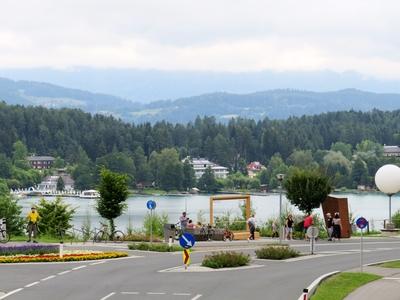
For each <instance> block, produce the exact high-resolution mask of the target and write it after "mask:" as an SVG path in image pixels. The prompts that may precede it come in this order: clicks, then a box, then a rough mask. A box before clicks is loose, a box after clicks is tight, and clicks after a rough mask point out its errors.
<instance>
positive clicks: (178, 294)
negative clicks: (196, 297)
mask: <svg viewBox="0 0 400 300" xmlns="http://www.w3.org/2000/svg"><path fill="white" fill-rule="evenodd" d="M172 295H174V296H190V294H189V293H173V294H172Z"/></svg>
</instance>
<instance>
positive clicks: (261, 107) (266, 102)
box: [0, 78, 400, 123]
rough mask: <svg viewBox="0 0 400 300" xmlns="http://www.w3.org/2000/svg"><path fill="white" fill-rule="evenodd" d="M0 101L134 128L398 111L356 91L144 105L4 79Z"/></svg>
mask: <svg viewBox="0 0 400 300" xmlns="http://www.w3.org/2000/svg"><path fill="white" fill-rule="evenodd" d="M177 88H179V87H177ZM0 99H1V100H3V101H5V102H6V103H8V104H22V105H37V106H44V107H47V108H62V107H68V108H79V109H82V110H84V111H86V112H90V113H101V114H104V115H114V116H116V117H118V118H121V119H122V120H124V121H127V122H135V123H144V122H152V123H155V122H158V121H162V120H165V121H168V122H172V123H187V122H190V121H194V120H195V118H196V117H197V116H202V117H203V116H214V117H216V119H217V120H218V121H222V122H224V123H227V122H228V121H229V120H230V119H231V118H233V117H242V118H249V119H255V120H262V119H264V118H265V117H268V118H270V119H286V118H288V117H291V116H302V115H314V114H320V113H324V112H331V111H342V110H350V109H355V110H360V111H370V110H372V109H374V108H376V109H380V110H395V109H400V95H399V94H377V93H370V92H364V91H359V90H354V89H347V90H341V91H333V92H318V93H317V92H309V91H299V90H270V91H264V92H258V93H252V94H241V95H240V94H230V93H212V94H205V95H200V96H195V97H188V98H181V99H177V100H162V101H156V102H152V103H149V104H142V103H134V102H131V101H129V100H126V99H122V98H118V97H114V96H110V95H104V94H96V93H90V92H87V91H82V90H76V89H69V88H64V87H60V86H56V85H51V84H47V83H40V82H32V81H12V80H8V79H2V78H0Z"/></svg>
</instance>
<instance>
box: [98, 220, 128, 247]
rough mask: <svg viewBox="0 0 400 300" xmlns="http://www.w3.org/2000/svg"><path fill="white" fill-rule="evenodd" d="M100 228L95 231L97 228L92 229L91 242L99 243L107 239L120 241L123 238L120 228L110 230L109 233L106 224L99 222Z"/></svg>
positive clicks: (115, 241)
mask: <svg viewBox="0 0 400 300" xmlns="http://www.w3.org/2000/svg"><path fill="white" fill-rule="evenodd" d="M100 225H101V227H100V229H99V230H98V231H97V229H96V228H95V229H94V232H95V234H94V238H93V243H100V242H103V241H104V242H105V243H106V242H107V241H112V242H114V243H122V242H123V241H124V240H125V234H124V233H123V232H122V231H121V230H115V231H113V232H111V234H109V233H108V225H107V224H104V223H101V222H100Z"/></svg>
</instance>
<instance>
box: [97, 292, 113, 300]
mask: <svg viewBox="0 0 400 300" xmlns="http://www.w3.org/2000/svg"><path fill="white" fill-rule="evenodd" d="M114 295H115V293H114V292H112V293H109V294H108V295H107V296H104V297H103V298H101V299H100V300H106V299H108V298H110V297H112V296H114Z"/></svg>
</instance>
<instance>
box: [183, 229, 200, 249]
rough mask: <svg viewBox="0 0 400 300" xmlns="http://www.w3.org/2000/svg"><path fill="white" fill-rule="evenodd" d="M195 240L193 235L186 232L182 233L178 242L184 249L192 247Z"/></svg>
mask: <svg viewBox="0 0 400 300" xmlns="http://www.w3.org/2000/svg"><path fill="white" fill-rule="evenodd" d="M195 242H196V241H195V240H194V236H193V235H191V234H190V233H187V232H185V233H184V234H182V235H181V237H180V238H179V244H180V245H181V246H182V248H185V249H189V248H192V247H193V246H194V243H195Z"/></svg>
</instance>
